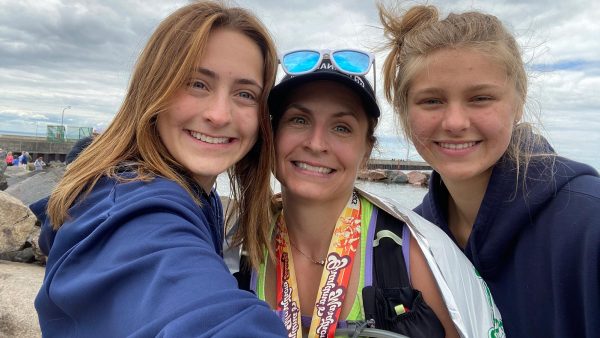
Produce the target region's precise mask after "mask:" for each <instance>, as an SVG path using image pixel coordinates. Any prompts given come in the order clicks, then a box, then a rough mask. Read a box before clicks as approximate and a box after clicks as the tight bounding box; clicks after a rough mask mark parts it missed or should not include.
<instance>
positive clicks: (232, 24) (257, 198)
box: [48, 1, 277, 265]
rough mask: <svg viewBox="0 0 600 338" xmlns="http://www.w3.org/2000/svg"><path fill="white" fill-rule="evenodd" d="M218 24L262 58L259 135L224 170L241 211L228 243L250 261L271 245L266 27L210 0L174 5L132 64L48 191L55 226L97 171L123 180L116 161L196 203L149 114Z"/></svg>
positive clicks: (273, 66) (270, 79)
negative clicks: (108, 112)
mask: <svg viewBox="0 0 600 338" xmlns="http://www.w3.org/2000/svg"><path fill="white" fill-rule="evenodd" d="M218 28H227V29H232V30H235V31H238V32H240V33H242V34H244V35H245V36H247V37H248V38H250V39H251V40H252V41H254V42H255V43H256V44H257V45H258V46H259V48H260V50H261V52H262V55H263V58H264V63H263V66H264V69H263V72H264V74H263V75H264V86H263V87H264V89H263V92H262V93H261V96H260V98H259V102H260V108H259V132H258V134H259V135H258V139H257V141H256V144H255V145H254V146H253V148H252V149H251V150H250V151H249V152H248V154H247V155H246V156H245V157H244V158H243V159H242V160H240V161H239V162H238V163H236V164H235V165H234V166H233V167H232V168H231V169H229V172H228V173H229V178H230V184H231V191H232V194H233V196H234V200H235V201H237V208H238V210H239V214H240V218H239V227H238V230H237V232H236V233H235V235H234V244H239V243H240V242H242V240H244V242H245V249H246V251H247V252H248V253H249V258H250V262H251V263H252V264H253V265H257V264H258V263H259V262H260V261H261V257H262V254H261V251H262V248H263V247H264V246H266V247H267V248H269V250H270V246H269V241H268V236H267V230H268V227H269V225H270V217H271V216H270V213H269V210H268V205H269V201H270V196H271V188H270V173H271V168H272V167H273V161H274V160H273V158H274V155H273V144H272V132H271V127H270V121H269V115H268V109H267V104H266V102H267V97H268V93H269V90H270V88H271V87H272V86H273V83H274V81H275V73H276V70H277V53H276V51H275V47H274V43H273V40H272V38H271V36H270V35H269V33H268V31H267V30H266V28H265V27H264V25H263V24H262V23H261V22H260V21H259V20H258V19H257V18H256V17H255V16H254V15H253V14H251V13H250V12H248V11H247V10H245V9H242V8H237V7H227V6H225V5H224V4H222V3H219V2H213V1H200V2H195V3H192V4H189V5H187V6H184V7H182V8H180V9H178V10H177V11H175V12H174V13H172V14H171V15H169V16H168V17H167V18H166V19H164V20H163V21H162V22H161V23H160V24H159V26H158V27H157V29H156V30H155V31H154V33H153V34H152V36H151V37H150V39H149V41H148V43H147V44H146V46H145V48H144V49H143V51H142V53H141V55H140V57H139V59H138V61H137V63H136V65H135V67H134V70H133V74H132V77H131V80H130V84H129V88H128V91H127V95H126V96H125V100H124V102H123V104H122V106H121V108H120V109H119V111H118V112H117V114H116V116H115V118H114V119H113V121H112V123H111V124H110V125H109V127H108V128H107V129H106V131H105V132H104V133H102V134H101V135H99V136H98V137H96V138H95V139H94V141H93V142H92V144H91V145H90V146H89V147H88V148H87V149H85V150H84V151H83V152H82V153H81V155H80V156H79V157H78V158H77V159H76V160H75V161H74V162H73V163H72V164H71V165H70V166H69V167H68V169H67V171H66V172H65V175H64V177H63V179H62V180H61V181H60V182H59V184H58V185H57V187H56V188H55V190H54V191H53V192H52V195H51V197H50V201H49V203H48V214H49V217H50V220H51V223H52V224H53V226H54V228H55V229H58V228H59V227H60V226H61V225H62V224H63V223H64V222H65V221H66V219H67V218H68V209H69V208H70V207H71V206H72V205H73V204H74V203H75V201H76V200H77V198H78V197H79V196H80V195H82V194H83V195H85V194H87V193H89V192H90V191H91V190H92V188H93V187H94V185H95V184H96V183H97V182H98V180H99V179H100V178H101V177H102V176H109V177H115V178H118V179H122V178H119V176H118V173H117V171H118V168H119V166H120V165H122V164H123V163H133V164H134V166H133V167H134V168H135V170H136V173H137V175H136V177H135V180H144V181H148V180H151V179H152V178H153V177H155V176H162V177H165V178H167V179H170V180H173V181H175V182H177V183H178V184H179V185H181V186H182V187H183V188H184V189H186V190H187V191H188V193H190V195H191V196H192V197H193V198H194V200H195V201H196V202H197V203H198V204H200V200H199V199H198V198H197V197H196V196H195V194H194V193H193V192H192V187H191V186H190V185H189V183H188V180H189V177H191V174H190V173H189V172H188V171H187V169H186V168H184V167H182V166H181V164H179V163H177V161H176V160H175V158H173V157H172V156H171V155H170V154H169V152H168V151H167V149H166V148H165V146H164V144H163V143H162V142H161V140H160V137H159V134H158V131H157V129H156V118H157V116H158V115H159V114H161V113H162V112H164V111H165V110H166V109H167V107H168V105H169V102H170V100H171V99H172V98H173V96H174V94H175V93H176V91H177V90H178V89H180V88H181V87H183V86H185V85H186V83H187V81H188V80H189V76H190V74H192V72H193V70H194V69H195V67H196V66H197V64H196V63H197V60H199V59H200V58H201V57H202V55H203V52H204V49H205V46H206V43H207V40H208V37H209V35H210V33H211V32H212V31H214V30H215V29H218ZM230 204H234V202H232V203H230ZM228 214H229V215H230V214H231V213H228Z"/></svg>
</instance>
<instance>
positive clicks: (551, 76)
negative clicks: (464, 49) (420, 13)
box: [0, 0, 600, 169]
mask: <svg viewBox="0 0 600 338" xmlns="http://www.w3.org/2000/svg"><path fill="white" fill-rule="evenodd" d="M186 3H187V1H163V0H144V1H141V0H103V1H94V0H21V1H13V0H0V133H5V132H6V131H18V132H27V133H32V134H35V133H38V134H42V133H44V134H45V130H46V126H47V125H49V124H50V125H59V124H60V123H61V119H63V120H64V124H66V125H68V126H69V127H68V128H72V127H93V128H97V129H100V130H102V129H104V128H106V126H107V125H108V124H109V123H110V121H111V120H112V118H113V116H114V114H115V112H116V111H117V110H118V108H119V106H120V104H121V102H122V100H123V96H124V94H125V91H126V88H127V85H128V81H129V76H130V72H131V69H132V67H133V65H134V63H135V61H136V58H137V56H138V55H139V52H140V50H141V49H142V48H143V46H144V45H145V43H146V41H147V39H148V37H149V36H150V34H151V33H152V32H153V30H154V28H155V27H156V26H157V24H158V23H159V22H160V21H161V20H162V19H163V18H165V17H166V16H167V15H169V14H170V13H171V12H172V11H173V10H175V9H176V8H178V7H180V6H182V5H185V4H186ZM229 3H231V4H236V5H239V6H242V7H245V8H248V9H250V10H251V11H253V12H254V13H255V14H257V15H258V16H259V18H260V19H261V20H262V21H263V22H264V23H265V25H266V26H267V27H268V28H269V30H270V32H271V33H272V35H273V37H274V39H275V41H276V43H277V48H278V50H279V51H286V50H291V49H295V48H306V47H309V48H317V49H318V48H327V49H335V48H348V47H350V48H357V49H364V50H368V51H372V52H375V53H376V60H377V69H378V70H377V72H376V73H375V72H371V73H370V74H368V79H369V80H372V79H373V76H374V75H377V88H378V89H377V90H378V95H379V102H380V104H381V106H382V111H383V113H382V119H381V121H380V124H379V127H378V130H377V132H376V135H377V136H378V138H379V143H380V144H379V148H378V150H377V151H376V152H375V153H374V156H375V157H380V158H395V159H398V158H402V159H405V158H408V159H412V160H418V159H420V157H419V156H418V154H417V153H416V151H415V150H414V148H412V147H410V146H409V147H407V145H406V142H405V141H404V139H403V137H401V136H399V135H400V133H399V131H398V128H397V124H396V122H395V119H394V118H393V112H392V109H391V107H390V106H389V105H388V104H387V103H386V102H385V99H384V97H383V95H382V90H381V88H382V87H383V86H382V85H381V78H382V77H381V75H380V74H381V73H380V71H379V70H380V66H381V65H383V60H384V58H385V56H386V54H387V51H382V50H380V47H382V45H383V43H384V42H385V40H384V38H383V33H382V29H381V24H380V22H379V19H378V16H377V10H376V7H375V2H372V1H369V0H343V1H342V0H337V1H333V0H330V1H322V0H318V1H315V0H290V1H286V0H238V1H230V2H229ZM383 3H384V4H388V5H396V4H400V6H401V7H402V8H406V7H407V6H411V5H415V4H424V3H425V2H424V1H399V2H394V1H390V0H387V1H386V0H384V1H383ZM427 3H428V4H432V5H436V6H438V7H439V9H440V11H441V13H442V16H445V15H447V13H449V12H464V11H468V10H480V11H484V12H486V13H489V14H493V15H495V16H497V17H498V18H499V19H500V20H502V21H503V22H504V23H505V24H506V25H507V27H508V28H509V30H510V31H511V32H513V33H514V34H515V36H516V37H517V40H518V42H519V43H520V44H521V46H522V49H523V56H524V60H525V61H526V63H527V70H528V73H529V78H530V90H529V94H528V102H527V107H528V110H529V111H530V112H532V113H533V115H534V116H538V117H539V121H541V124H539V125H538V127H539V128H541V130H542V132H543V134H544V135H545V136H546V137H547V138H548V139H549V140H550V142H551V143H552V144H553V146H554V148H555V149H556V150H557V151H558V152H559V153H560V154H562V155H564V156H567V157H570V158H572V159H575V160H578V161H582V162H586V163H589V164H591V165H593V166H594V167H596V168H597V169H600V132H599V130H600V89H599V88H600V38H599V37H600V20H598V18H599V17H600V1H596V0H570V1H558V0H551V1H547V0H469V1H466V0H465V1H463V0H458V1H448V0H447V1H440V0H436V1H432V0H430V1H427ZM530 120H531V121H536V122H537V121H538V119H536V120H533V119H532V118H530Z"/></svg>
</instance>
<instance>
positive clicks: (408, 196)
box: [217, 174, 427, 209]
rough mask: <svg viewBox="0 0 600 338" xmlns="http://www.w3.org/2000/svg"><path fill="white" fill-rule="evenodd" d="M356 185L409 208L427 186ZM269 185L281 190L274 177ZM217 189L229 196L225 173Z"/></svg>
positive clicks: (425, 191) (414, 204)
mask: <svg viewBox="0 0 600 338" xmlns="http://www.w3.org/2000/svg"><path fill="white" fill-rule="evenodd" d="M356 186H357V187H359V188H361V189H363V190H366V191H368V192H370V193H373V194H376V195H379V196H384V197H388V198H391V199H394V200H396V201H398V203H400V205H402V206H405V207H407V208H410V209H412V208H414V207H416V206H417V205H419V204H420V203H421V201H422V200H423V196H425V194H426V193H427V188H424V187H416V186H413V185H410V184H388V183H380V182H370V181H357V182H356ZM271 187H272V188H273V191H275V192H279V191H281V185H280V184H279V182H277V181H276V180H275V179H273V180H272V183H271ZM217 191H218V192H219V194H220V195H221V196H229V192H230V190H229V178H228V177H227V174H221V175H219V176H218V177H217Z"/></svg>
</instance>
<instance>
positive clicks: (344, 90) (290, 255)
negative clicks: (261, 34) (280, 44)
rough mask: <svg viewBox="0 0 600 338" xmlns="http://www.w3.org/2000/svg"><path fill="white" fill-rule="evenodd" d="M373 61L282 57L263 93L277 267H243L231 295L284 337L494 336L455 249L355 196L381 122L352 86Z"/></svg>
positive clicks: (369, 98) (488, 308)
mask: <svg viewBox="0 0 600 338" xmlns="http://www.w3.org/2000/svg"><path fill="white" fill-rule="evenodd" d="M372 58H373V56H371V55H370V54H369V53H366V52H362V51H357V50H340V51H337V52H334V53H331V54H330V52H329V51H316V50H302V51H294V52H290V53H286V54H284V56H283V57H282V58H281V63H282V67H283V69H284V70H285V71H286V72H287V73H288V75H286V76H285V77H284V78H283V79H282V81H281V82H280V83H279V84H278V85H277V86H275V87H274V88H273V90H272V91H271V93H270V95H269V108H270V112H271V116H272V117H273V130H274V135H275V141H274V142H275V150H276V152H275V153H276V170H275V176H276V178H277V180H278V181H279V182H280V183H281V199H280V201H278V202H279V203H276V205H275V207H274V209H275V211H276V214H275V216H276V217H275V219H276V222H275V224H274V225H273V226H272V229H273V230H272V231H273V235H272V239H273V246H274V247H275V257H276V260H275V261H272V260H268V259H265V260H264V264H262V265H261V266H260V268H259V269H257V270H254V271H253V272H248V271H245V269H243V268H242V272H240V273H238V278H239V280H240V285H241V286H242V287H243V288H245V289H250V290H253V291H254V292H256V294H257V295H258V296H259V298H261V299H264V300H266V301H267V302H268V303H269V304H270V305H271V307H272V308H273V309H274V310H276V311H277V312H278V314H279V316H280V317H281V318H282V319H283V320H284V323H285V324H286V327H287V329H288V334H289V336H290V337H296V336H297V335H298V336H300V333H301V334H302V336H305V335H307V334H308V336H309V337H318V336H321V337H325V335H324V334H325V333H329V334H333V333H334V332H336V331H337V330H338V329H343V328H346V327H348V326H353V327H355V328H357V327H361V326H363V327H364V325H367V323H370V324H368V325H369V327H371V328H377V329H383V330H388V331H393V332H397V333H401V334H404V335H406V336H409V337H413V338H421V337H423V338H425V337H426V338H435V337H458V336H459V334H458V332H463V333H465V334H466V336H470V337H481V336H482V335H483V334H486V335H487V334H488V332H490V331H493V332H496V331H494V330H495V329H496V328H495V326H496V325H498V324H501V323H500V322H499V321H500V316H499V315H498V312H497V309H495V307H494V305H493V302H492V301H491V299H489V303H488V297H487V293H486V292H487V289H486V288H485V286H484V283H482V282H481V280H480V278H479V277H477V276H476V274H475V273H474V269H473V266H472V265H471V264H470V263H469V261H468V260H467V258H466V257H464V255H463V254H462V253H460V251H459V250H458V249H457V248H456V246H455V245H454V243H452V241H451V240H450V239H449V238H448V237H447V236H446V235H445V234H444V233H443V232H442V231H440V230H439V229H438V228H437V227H436V226H435V225H433V224H430V223H429V222H427V221H425V220H424V219H423V218H422V217H420V216H418V215H416V214H415V213H414V212H412V211H411V210H409V209H407V208H403V207H402V206H401V205H398V204H397V203H394V202H393V201H386V200H383V199H380V198H378V197H377V196H374V195H371V194H369V193H367V192H364V191H360V190H358V189H357V188H355V186H354V185H355V182H356V177H357V173H358V170H359V169H360V168H362V167H364V166H365V165H366V162H367V160H368V159H369V156H370V154H371V151H372V149H373V146H374V144H375V142H376V138H375V136H374V132H375V127H376V126H377V123H378V118H379V115H380V110H379V107H378V105H377V101H376V99H375V92H374V91H373V89H372V87H371V85H370V84H369V82H368V80H367V78H366V77H365V76H361V74H366V73H367V72H368V70H369V68H370V67H371V64H372V63H373V61H374V60H373V59H372ZM336 59H337V60H338V61H337V62H336V61H335V60H336ZM320 60H321V61H320ZM319 61H320V62H319ZM298 65H302V66H303V67H302V68H301V69H298V68H299V67H297V66H298ZM357 73H358V75H356V74H357ZM413 234H414V235H413ZM266 252H267V251H266V250H265V255H267V253H266ZM423 252H427V253H428V257H429V259H426V258H425V255H424V254H423ZM243 266H244V265H243V264H242V267H243ZM431 270H434V271H435V275H437V276H438V278H435V277H434V273H432V271H431ZM250 275H251V276H250ZM244 281H249V282H248V283H245V282H244ZM244 284H249V285H248V286H245V285H244ZM440 290H443V291H440ZM475 309H476V310H475ZM451 313H452V314H454V318H455V319H457V318H461V320H456V322H453V321H452V318H451V316H450V314H451ZM494 315H496V317H495V319H496V320H497V322H495V321H494ZM327 337H332V335H327Z"/></svg>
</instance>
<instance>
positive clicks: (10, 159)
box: [6, 151, 15, 167]
mask: <svg viewBox="0 0 600 338" xmlns="http://www.w3.org/2000/svg"><path fill="white" fill-rule="evenodd" d="M14 160H15V159H14V157H13V153H12V151H9V152H8V153H7V154H6V165H7V166H9V167H10V166H12V165H13V162H14Z"/></svg>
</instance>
